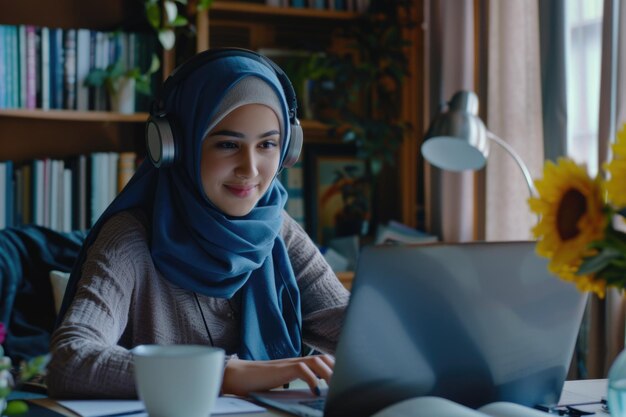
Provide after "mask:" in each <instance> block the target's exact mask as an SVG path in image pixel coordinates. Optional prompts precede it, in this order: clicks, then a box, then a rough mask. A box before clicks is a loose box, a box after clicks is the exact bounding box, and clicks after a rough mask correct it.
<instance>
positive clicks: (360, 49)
mask: <svg viewBox="0 0 626 417" xmlns="http://www.w3.org/2000/svg"><path fill="white" fill-rule="evenodd" d="M408 7H410V2H409V1H407V0H393V1H390V0H372V2H371V3H370V6H369V9H368V11H367V12H366V13H364V14H363V16H362V18H361V20H360V21H359V22H358V23H357V24H356V25H353V26H351V27H350V28H348V29H347V32H346V33H345V37H346V38H347V39H348V48H349V50H348V51H346V52H347V53H345V54H337V53H335V54H328V55H327V57H326V59H325V60H323V61H320V60H319V59H318V60H317V62H316V65H317V66H319V65H321V66H323V67H325V71H315V72H314V74H319V75H321V78H320V77H318V80H320V81H324V80H325V81H330V82H331V83H332V84H334V87H333V88H332V89H328V88H327V87H326V88H325V91H324V92H323V94H322V95H324V96H326V100H327V101H328V103H332V108H333V112H331V113H330V114H327V115H326V116H324V115H322V117H323V118H324V119H325V120H323V121H325V122H326V123H329V124H330V125H331V126H332V127H333V129H332V131H333V132H334V133H335V134H336V135H337V136H339V137H341V139H342V140H343V141H344V142H347V143H353V144H354V145H355V147H356V149H357V156H359V157H362V158H364V159H366V160H367V161H368V164H369V170H370V174H371V175H372V176H373V177H376V176H377V175H378V174H379V173H380V172H381V170H382V169H383V167H384V166H385V165H390V166H392V165H394V163H395V158H396V152H397V150H398V148H399V146H400V144H401V143H402V141H403V138H404V132H405V130H406V129H407V128H409V126H407V125H406V123H404V122H403V121H402V120H401V117H400V114H401V105H402V104H401V103H402V83H403V81H404V79H405V78H406V77H407V76H408V74H409V69H408V61H407V58H406V56H405V53H404V49H405V48H406V47H407V46H408V45H409V41H407V40H406V39H405V38H404V37H403V33H402V32H403V28H405V27H408V26H411V25H415V22H412V21H410V20H408V19H407V18H406V17H405V16H410V14H409V13H408V12H407V10H403V9H406V8H408ZM314 77H315V75H314ZM316 85H317V86H324V85H325V84H323V83H317V84H316ZM326 85H328V83H326Z"/></svg>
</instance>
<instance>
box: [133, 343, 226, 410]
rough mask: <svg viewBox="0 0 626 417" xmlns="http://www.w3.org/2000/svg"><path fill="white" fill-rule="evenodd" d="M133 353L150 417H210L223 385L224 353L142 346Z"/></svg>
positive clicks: (137, 380) (137, 379) (190, 347)
mask: <svg viewBox="0 0 626 417" xmlns="http://www.w3.org/2000/svg"><path fill="white" fill-rule="evenodd" d="M131 352H132V353H133V363H134V367H135V385H136V387H137V393H138V395H139V398H140V399H141V400H142V401H143V403H144V405H145V407H146V411H147V412H148V414H149V415H150V417H180V416H185V417H209V415H210V414H211V411H212V409H213V406H214V405H215V401H216V400H217V396H218V394H219V391H220V387H221V385H222V376H223V372H224V350H222V349H220V348H215V347H209V346H200V345H140V346H137V347H135V348H133V349H132V350H131Z"/></svg>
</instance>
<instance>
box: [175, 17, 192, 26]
mask: <svg viewBox="0 0 626 417" xmlns="http://www.w3.org/2000/svg"><path fill="white" fill-rule="evenodd" d="M187 23H189V21H188V20H187V18H186V17H185V16H181V15H178V16H176V18H175V19H174V20H173V21H172V23H171V24H172V26H174V27H181V26H186V25H187Z"/></svg>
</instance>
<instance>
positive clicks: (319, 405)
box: [300, 398, 326, 411]
mask: <svg viewBox="0 0 626 417" xmlns="http://www.w3.org/2000/svg"><path fill="white" fill-rule="evenodd" d="M300 404H302V405H306V406H307V407H311V408H314V409H316V410H320V411H324V404H326V399H325V398H317V399H315V400H302V401H300Z"/></svg>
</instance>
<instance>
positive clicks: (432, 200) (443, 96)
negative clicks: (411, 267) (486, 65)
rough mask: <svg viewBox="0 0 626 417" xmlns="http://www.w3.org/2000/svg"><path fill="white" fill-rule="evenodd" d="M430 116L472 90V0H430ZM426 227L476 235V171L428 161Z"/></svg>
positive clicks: (451, 235)
mask: <svg viewBox="0 0 626 417" xmlns="http://www.w3.org/2000/svg"><path fill="white" fill-rule="evenodd" d="M425 6H426V7H425V9H426V10H425V11H426V13H425V15H426V16H425V18H426V21H427V22H428V30H427V31H426V42H425V44H426V45H427V49H428V50H427V53H426V60H427V64H426V74H427V75H426V77H425V79H426V83H425V89H426V91H425V96H426V106H425V108H426V111H425V118H426V120H432V119H433V117H434V116H435V114H436V113H437V111H438V110H439V108H440V106H441V105H442V104H444V103H445V102H447V101H448V100H450V98H451V97H452V95H453V94H454V93H455V92H457V91H459V90H462V89H466V90H474V89H475V88H474V87H475V86H474V75H475V73H474V51H475V49H474V46H475V45H474V2H473V1H472V0H426V1H425ZM425 187H426V188H425V191H426V192H425V200H426V201H425V204H426V228H427V230H428V231H429V232H430V233H432V234H435V235H437V236H438V237H439V239H440V240H442V241H447V242H458V241H468V240H473V239H474V238H475V236H476V224H475V217H476V215H475V210H476V206H475V198H474V197H475V191H474V174H473V173H472V172H463V173H455V172H449V171H443V170H440V169H438V168H436V167H432V166H430V165H428V163H426V167H425Z"/></svg>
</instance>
